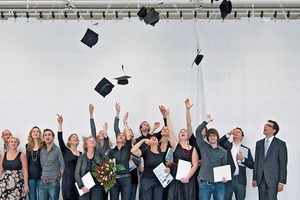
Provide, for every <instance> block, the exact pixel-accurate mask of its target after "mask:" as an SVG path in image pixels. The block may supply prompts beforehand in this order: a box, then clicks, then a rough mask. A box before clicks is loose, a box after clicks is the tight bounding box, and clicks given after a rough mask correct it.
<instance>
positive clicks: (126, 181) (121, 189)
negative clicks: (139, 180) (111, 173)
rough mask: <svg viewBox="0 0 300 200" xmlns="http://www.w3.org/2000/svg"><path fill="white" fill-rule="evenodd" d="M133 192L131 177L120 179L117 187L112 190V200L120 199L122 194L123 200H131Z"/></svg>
mask: <svg viewBox="0 0 300 200" xmlns="http://www.w3.org/2000/svg"><path fill="white" fill-rule="evenodd" d="M130 191H131V177H124V178H118V179H117V183H116V185H115V186H114V187H113V188H111V189H110V199H112V200H114V199H119V194H120V193H121V199H122V200H129V198H130Z"/></svg>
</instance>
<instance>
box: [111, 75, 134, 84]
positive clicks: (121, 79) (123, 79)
mask: <svg viewBox="0 0 300 200" xmlns="http://www.w3.org/2000/svg"><path fill="white" fill-rule="evenodd" d="M129 78H131V76H126V75H125V76H120V77H117V78H115V79H116V80H118V84H119V85H126V84H128V79H129Z"/></svg>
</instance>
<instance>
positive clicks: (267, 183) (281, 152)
mask: <svg viewBox="0 0 300 200" xmlns="http://www.w3.org/2000/svg"><path fill="white" fill-rule="evenodd" d="M278 131H279V126H278V124H277V122H275V121H273V120H268V122H267V123H266V124H265V126H264V135H265V136H266V137H265V138H264V139H262V140H259V141H258V142H256V147H255V163H254V169H253V182H252V186H253V187H256V186H258V196H259V199H260V200H274V199H275V200H276V199H277V193H278V192H281V191H282V190H283V186H284V185H285V184H286V177H287V160H288V159H287V147H286V144H285V142H284V141H282V140H280V139H278V138H277V137H275V135H276V134H277V133H278Z"/></svg>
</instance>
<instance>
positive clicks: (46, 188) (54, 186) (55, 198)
mask: <svg viewBox="0 0 300 200" xmlns="http://www.w3.org/2000/svg"><path fill="white" fill-rule="evenodd" d="M59 192H60V182H59V181H55V182H53V183H43V182H42V181H40V184H39V200H59Z"/></svg>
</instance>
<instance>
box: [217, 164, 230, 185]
mask: <svg viewBox="0 0 300 200" xmlns="http://www.w3.org/2000/svg"><path fill="white" fill-rule="evenodd" d="M213 171H214V182H220V181H222V179H223V177H225V178H226V180H227V181H228V180H231V169H230V165H223V166H220V167H214V168H213Z"/></svg>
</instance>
